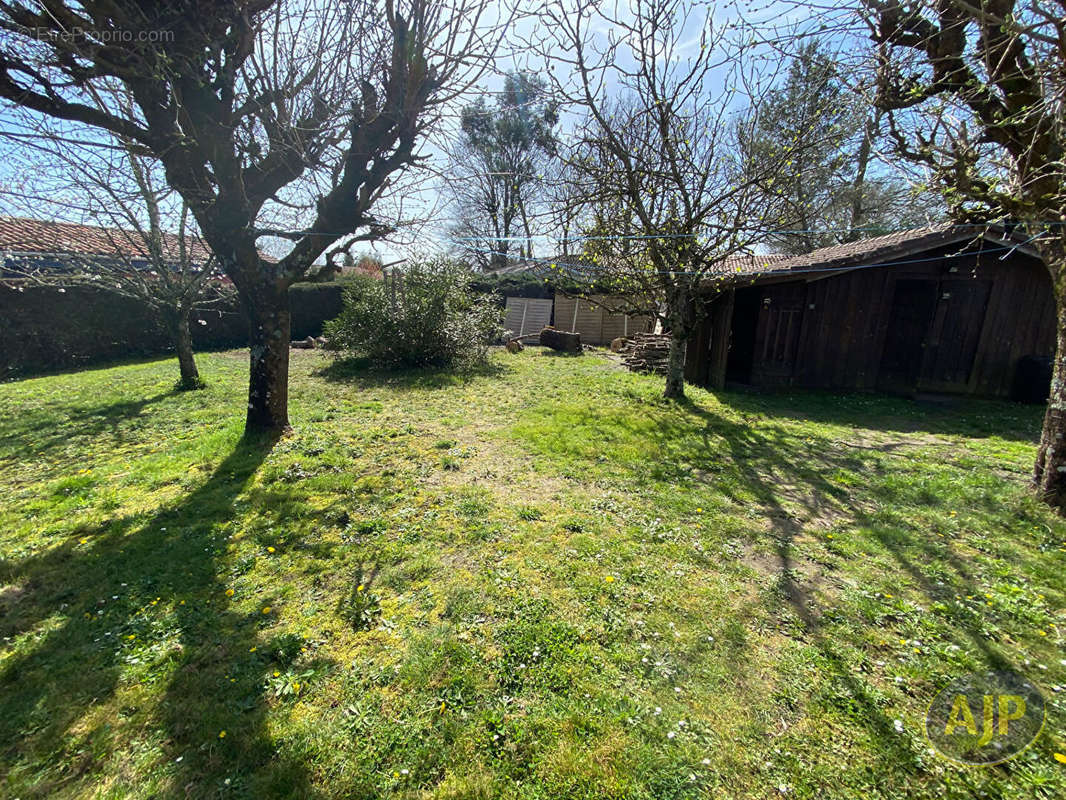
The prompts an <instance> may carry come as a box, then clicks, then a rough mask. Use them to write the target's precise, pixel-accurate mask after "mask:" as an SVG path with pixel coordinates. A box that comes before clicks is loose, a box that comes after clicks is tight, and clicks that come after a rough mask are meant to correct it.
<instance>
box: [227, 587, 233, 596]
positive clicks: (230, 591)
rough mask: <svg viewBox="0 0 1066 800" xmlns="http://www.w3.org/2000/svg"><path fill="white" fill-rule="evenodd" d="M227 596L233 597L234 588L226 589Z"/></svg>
mask: <svg viewBox="0 0 1066 800" xmlns="http://www.w3.org/2000/svg"><path fill="white" fill-rule="evenodd" d="M226 597H233V590H232V589H227V590H226Z"/></svg>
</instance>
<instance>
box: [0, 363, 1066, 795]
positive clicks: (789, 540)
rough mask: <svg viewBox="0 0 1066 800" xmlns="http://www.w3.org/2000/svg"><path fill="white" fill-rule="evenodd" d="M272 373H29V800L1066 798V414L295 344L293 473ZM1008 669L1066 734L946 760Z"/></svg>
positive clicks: (9, 415)
mask: <svg viewBox="0 0 1066 800" xmlns="http://www.w3.org/2000/svg"><path fill="white" fill-rule="evenodd" d="M245 359H246V356H245V354H243V353H221V354H215V355H206V356H201V362H202V367H201V368H202V371H203V373H204V374H205V376H206V377H207V378H208V379H209V380H210V381H211V385H210V387H209V388H208V389H207V390H206V391H203V392H193V393H187V394H175V393H173V392H172V391H171V386H172V385H173V382H174V380H175V376H176V369H175V367H174V364H173V363H172V362H169V361H153V362H148V363H142V364H134V365H127V366H120V367H115V368H110V369H97V370H91V371H86V372H80V373H75V374H68V375H59V376H53V377H45V378H38V379H33V380H25V381H21V382H17V383H9V384H3V385H0V491H2V497H3V502H2V503H0V553H2V561H0V636H2V639H0V795H3V796H4V797H11V798H15V797H18V798H22V799H23V800H26V798H31V797H50V798H51V797H59V798H63V797H101V798H103V797H109V798H118V797H145V798H147V797H154V798H164V797H165V798H170V797H174V798H185V797H197V798H199V797H247V798H275V797H299V798H303V797H330V798H333V797H335V798H360V797H366V798H374V797H435V798H436V797H439V798H482V797H483V798H494V797H507V798H512V797H517V798H563V797H565V798H579V797H590V798H591V797H596V798H600V797H603V798H649V799H651V798H655V799H656V800H658V799H659V798H674V797H730V798H731V797H741V798H771V797H781V796H784V795H787V796H789V797H800V798H806V797H817V798H819V800H822V799H823V798H849V799H850V798H860V797H877V798H881V797H884V798H898V797H918V798H925V797H928V798H942V797H948V798H963V797H965V798H969V797H985V798H999V797H1011V798H1034V797H1047V798H1053V797H1063V796H1066V764H1062V763H1059V762H1057V761H1056V759H1055V758H1054V753H1056V752H1058V753H1062V752H1066V720H1064V716H1063V708H1062V702H1061V700H1062V698H1063V696H1064V695H1063V694H1061V693H1058V691H1057V690H1059V691H1061V690H1062V689H1063V687H1062V686H1061V685H1062V684H1066V666H1064V664H1066V661H1064V660H1063V659H1064V657H1066V653H1064V650H1063V643H1064V640H1066V611H1064V609H1066V584H1064V580H1063V576H1064V570H1066V560H1064V559H1066V546H1064V542H1066V525H1064V524H1063V522H1062V521H1061V520H1059V519H1057V518H1055V517H1054V516H1052V515H1051V514H1050V513H1048V512H1047V511H1046V510H1045V509H1043V508H1042V507H1041V506H1040V505H1038V504H1037V503H1036V502H1034V500H1033V499H1032V498H1031V497H1030V496H1029V494H1028V493H1027V491H1026V488H1025V482H1026V477H1027V474H1028V470H1029V467H1030V463H1031V461H1032V459H1033V456H1034V449H1035V448H1034V439H1035V436H1036V434H1037V432H1038V429H1039V421H1040V413H1039V410H1037V409H1033V408H1027V407H1020V406H1014V405H1010V404H1005V403H1003V404H997V403H978V402H969V401H966V402H964V401H959V402H958V403H957V404H954V405H950V406H941V405H928V404H927V405H919V404H916V403H913V402H910V401H906V400H893V399H886V398H878V397H867V396H848V397H833V396H828V395H818V394H782V395H773V396H762V395H749V394H732V393H721V394H716V395H715V394H710V393H707V392H704V391H700V390H692V391H691V400H690V402H688V403H686V404H684V405H682V406H674V405H668V404H665V403H663V402H662V401H661V400H659V399H658V394H659V392H660V391H661V385H660V381H659V380H658V379H654V378H648V377H643V376H637V375H631V374H628V373H625V372H623V371H621V370H619V369H617V368H616V367H614V366H613V365H612V364H610V363H609V362H608V361H607V360H606V359H604V358H603V357H600V356H596V355H589V356H585V357H582V358H563V357H551V356H549V355H547V354H546V353H542V352H540V351H539V350H538V349H536V348H532V349H529V350H527V351H526V352H524V353H523V354H521V355H519V356H515V357H506V358H505V357H502V356H501V357H499V358H498V361H497V363H498V369H497V370H495V371H493V372H491V373H487V374H484V375H480V376H477V377H473V378H470V379H466V380H458V379H455V378H451V377H448V376H443V375H432V374H431V375H392V376H388V375H385V376H383V375H380V374H374V373H370V372H366V371H360V370H359V369H357V368H355V367H336V366H331V365H330V362H329V361H328V360H327V359H326V358H325V357H323V356H322V355H321V354H319V353H315V352H313V351H296V352H294V353H293V365H292V373H293V374H292V391H293V399H292V409H291V413H292V419H293V422H294V427H295V430H294V432H293V434H292V435H291V436H290V437H288V438H286V439H284V440H283V441H282V442H280V443H279V444H278V445H277V446H275V447H274V448H273V449H272V450H266V449H263V448H257V447H255V446H251V445H248V444H242V443H241V442H240V430H241V424H242V422H243V412H242V409H243V406H244V396H243V395H244V385H245V384H244V381H245V374H246V372H245ZM986 668H1012V669H1016V670H1019V671H1021V672H1024V673H1025V674H1027V675H1028V676H1030V677H1031V678H1032V679H1033V680H1035V681H1036V682H1037V683H1038V684H1039V685H1040V686H1041V687H1042V688H1043V690H1044V693H1045V696H1046V697H1047V698H1048V701H1049V715H1048V724H1047V726H1046V727H1045V729H1044V731H1043V733H1042V734H1041V736H1040V738H1039V740H1038V741H1037V743H1036V744H1035V745H1034V746H1033V747H1032V748H1030V749H1029V750H1028V751H1026V753H1025V754H1023V755H1022V756H1020V757H1019V758H1017V759H1015V760H1014V761H1011V762H1009V763H1007V764H1004V765H1001V766H997V767H989V768H964V767H957V766H953V765H952V764H951V763H949V762H946V761H944V760H943V759H941V758H939V757H938V756H936V755H934V754H933V753H932V752H931V751H930V748H929V744H928V742H927V741H926V740H925V738H924V733H923V717H924V713H925V709H926V707H927V706H928V704H929V702H930V701H931V700H932V698H933V696H934V695H935V694H936V692H937V691H938V689H939V688H940V687H942V686H943V685H944V684H946V683H947V682H948V681H949V680H951V679H952V678H954V677H956V676H959V675H961V674H963V673H966V672H970V671H974V670H982V669H986Z"/></svg>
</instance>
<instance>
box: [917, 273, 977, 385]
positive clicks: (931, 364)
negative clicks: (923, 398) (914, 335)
mask: <svg viewBox="0 0 1066 800" xmlns="http://www.w3.org/2000/svg"><path fill="white" fill-rule="evenodd" d="M991 294H992V281H990V280H976V279H974V278H957V279H954V280H942V281H941V282H940V287H939V292H938V295H939V296H938V298H937V307H936V314H935V316H934V317H933V324H932V327H931V328H930V331H929V340H928V342H927V344H926V348H925V358H924V360H923V362H922V374H921V378H920V380H919V382H918V388H919V389H926V390H929V391H945V392H950V391H960V390H964V389H965V388H966V386H967V384H968V383H969V381H970V371H971V370H972V369H973V362H974V356H976V355H977V345H978V343H979V342H980V339H981V329H982V328H983V327H984V321H985V311H986V310H987V308H988V298H989V296H990V295H991Z"/></svg>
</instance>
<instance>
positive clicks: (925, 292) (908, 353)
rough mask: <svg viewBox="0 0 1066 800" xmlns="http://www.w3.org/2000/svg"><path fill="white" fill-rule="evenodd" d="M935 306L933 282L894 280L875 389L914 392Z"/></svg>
mask: <svg viewBox="0 0 1066 800" xmlns="http://www.w3.org/2000/svg"><path fill="white" fill-rule="evenodd" d="M936 305H937V282H936V281H935V280H928V279H909V278H908V279H903V280H897V281H896V289H895V291H894V292H893V294H892V308H891V311H890V312H889V318H888V330H887V331H886V332H885V349H884V350H883V351H882V354H881V366H880V368H879V370H878V373H877V386H878V388H879V389H882V390H884V391H888V392H903V393H910V392H914V391H916V390H917V388H918V379H919V378H920V377H921V374H922V363H923V361H924V360H925V347H926V339H927V338H928V336H929V326H930V324H931V323H932V321H933V314H934V313H936Z"/></svg>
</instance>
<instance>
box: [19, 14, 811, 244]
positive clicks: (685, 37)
mask: <svg viewBox="0 0 1066 800" xmlns="http://www.w3.org/2000/svg"><path fill="white" fill-rule="evenodd" d="M602 6H603V7H604V8H605V9H606V10H607V11H608V12H609V13H624V10H625V7H626V6H625V4H624V3H614V2H610V0H608V2H605V3H603V4H602ZM693 7H694V8H696V12H695V13H694V14H693V16H692V17H691V18H690V20H689V29H685V30H683V32H682V36H681V42H682V46H681V48H680V50H679V53H678V55H679V57H681V58H683V57H684V55H685V49H686V48H692V47H695V48H698V47H699V34H700V25H699V23H700V22H701V21H702V19H703V9H708V10H709V13H710V14H711V19H712V20H713V24H714V25H716V26H721V25H727V24H730V25H731V24H735V23H736V21H737V20H738V19H739V18H741V17H743V18H744V19H746V20H748V21H753V22H755V23H756V24H757V25H758V26H759V27H760V29H761V30H763V31H765V32H770V31H771V30H773V29H774V28H775V27H777V26H781V25H783V24H786V23H787V22H788V21H789V20H791V19H799V18H801V16H802V15H805V14H807V13H808V12H807V11H806V10H804V9H803V7H801V6H798V5H797V4H795V3H792V2H773V3H764V4H758V3H749V4H735V3H724V4H718V5H717V6H706V5H705V4H693ZM538 27H539V26H538V24H537V23H536V21H535V20H533V19H529V18H527V19H523V20H521V21H519V22H518V24H517V25H516V26H515V27H514V29H513V30H512V32H511V34H510V36H509V37H508V38H509V45H508V46H506V47H504V48H503V49H502V51H501V53H500V55H499V57H498V58H497V59H496V61H495V64H494V69H493V70H492V71H491V72H489V73H487V74H486V75H485V76H484V77H483V79H482V80H481V81H480V83H479V85H478V87H477V88H476V89H475V90H474V91H473V92H472V93H471V94H470V95H469V96H468V97H467V98H464V99H463V100H462V101H460V102H458V103H457V104H456V106H455V107H454V109H450V110H449V115H448V116H447V117H446V118H445V119H444V124H443V126H442V129H441V130H440V131H438V132H437V133H436V134H435V135H434V137H432V138H431V139H430V140H429V141H427V142H425V143H424V145H423V147H422V152H424V153H426V154H428V155H429V156H430V162H429V163H430V164H431V165H432V166H433V167H434V168H436V169H438V170H443V169H444V167H445V166H446V157H445V155H444V152H443V147H442V146H441V145H442V141H443V140H444V139H446V138H447V137H448V136H451V135H454V133H455V130H456V128H457V123H458V112H459V110H460V107H461V105H462V104H463V103H465V102H472V101H473V100H474V99H475V98H476V96H477V94H478V91H481V92H482V93H485V94H490V95H491V93H493V92H496V91H499V89H500V88H501V87H502V80H503V75H504V74H505V73H506V72H508V71H512V70H515V69H524V70H529V71H532V72H543V71H544V70H545V69H546V67H545V64H544V63H543V61H541V60H540V59H539V58H537V57H536V56H535V55H534V54H533V53H531V52H530V51H529V50H527V49H524V48H523V46H522V41H523V40H526V39H528V38H529V37H531V36H535V35H536V34H537V31H538ZM593 29H594V30H595V33H596V37H597V41H598V42H600V43H601V44H602V43H603V42H605V41H606V37H608V36H609V35H610V33H611V31H610V30H609V28H608V27H607V26H605V25H604V24H602V22H600V23H596V24H595V25H594V28H593ZM753 55H754V53H753ZM767 55H770V56H771V57H773V54H772V51H769V50H764V51H763V55H762V57H764V58H765V57H766V56H767ZM614 88H615V84H611V85H609V91H610V90H611V89H614ZM575 119H576V117H575V116H574V115H572V114H569V115H567V114H564V117H563V120H562V122H561V125H560V129H561V132H562V133H563V134H564V135H565V133H566V130H567V129H568V128H569V127H570V126H572V125H573V124H574V120H575ZM64 128H65V133H67V134H68V135H70V136H71V137H73V138H76V139H79V140H84V141H90V142H92V141H100V140H102V139H103V137H102V136H101V135H100V134H99V133H98V132H93V131H92V130H86V129H79V128H78V127H77V126H73V125H64ZM0 130H2V131H4V132H7V133H9V134H11V133H14V134H21V135H23V136H26V135H27V134H32V128H28V127H27V125H26V124H25V117H24V115H22V114H20V113H13V112H12V110H11V109H10V108H8V107H0ZM0 148H3V149H2V151H0V155H2V156H3V158H2V159H0V213H5V214H13V215H20V216H35V217H41V218H54V219H63V220H67V221H77V222H82V221H86V220H85V216H86V215H85V213H84V210H83V206H84V203H83V202H82V199H81V197H80V196H79V195H78V194H77V193H74V192H71V191H70V190H69V188H67V186H66V185H65V184H64V182H63V181H62V180H61V179H60V180H44V176H46V175H47V174H48V171H47V170H46V169H42V168H41V165H40V159H39V157H38V156H37V155H36V154H35V151H34V149H33V146H32V138H22V139H19V140H12V139H11V138H6V139H5V140H3V141H0ZM420 184H421V185H420V186H415V185H413V183H409V184H408V186H407V187H406V188H405V189H404V192H403V201H404V203H405V204H406V209H407V210H408V211H409V212H411V213H413V214H418V215H430V216H432V217H433V222H432V223H431V224H429V225H427V226H426V227H425V228H423V229H422V230H420V231H419V232H418V234H417V237H416V238H417V241H418V242H419V246H420V247H421V248H423V249H426V248H427V247H428V248H431V249H445V248H447V246H448V241H447V234H446V230H447V228H448V226H449V224H450V222H451V221H452V220H451V219H449V216H450V214H449V210H448V209H447V208H446V207H444V206H443V205H442V199H441V197H440V195H439V193H438V191H437V188H438V186H439V179H435V178H431V177H429V176H425V175H424V176H423V177H422V178H421V179H420ZM26 195H29V196H26ZM373 249H375V250H376V251H377V252H379V253H380V254H382V255H383V256H384V257H385V258H386V260H391V259H393V258H396V257H398V256H402V255H406V254H407V253H408V252H409V250H410V248H407V247H403V246H400V245H396V244H389V243H382V244H379V245H377V246H375V247H374V248H373ZM540 249H541V252H543V251H544V247H543V246H542V247H541V248H540Z"/></svg>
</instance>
